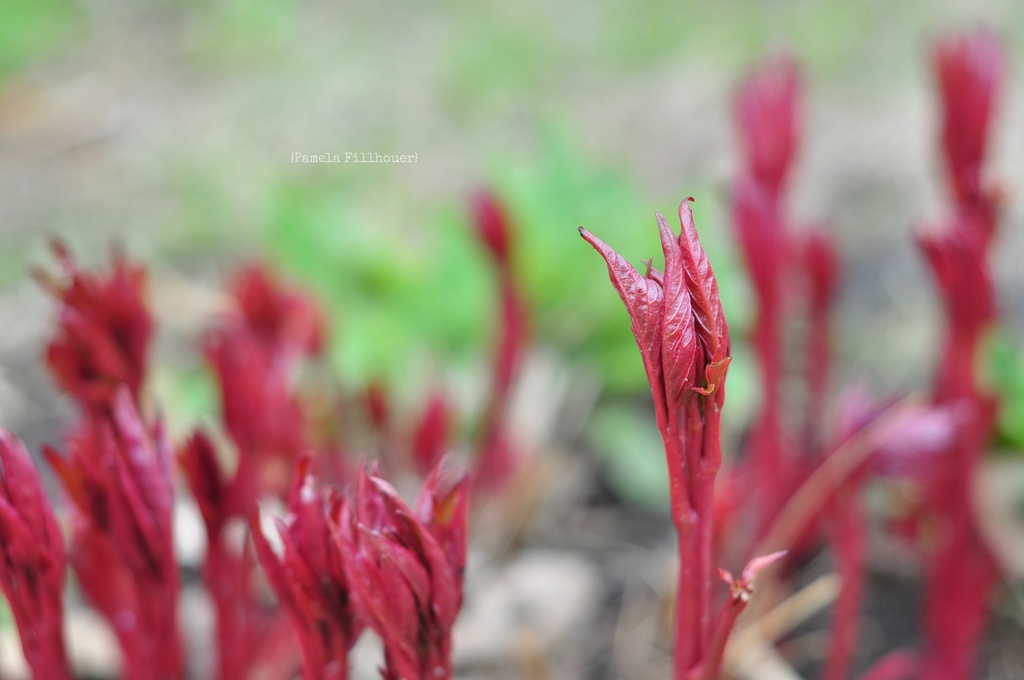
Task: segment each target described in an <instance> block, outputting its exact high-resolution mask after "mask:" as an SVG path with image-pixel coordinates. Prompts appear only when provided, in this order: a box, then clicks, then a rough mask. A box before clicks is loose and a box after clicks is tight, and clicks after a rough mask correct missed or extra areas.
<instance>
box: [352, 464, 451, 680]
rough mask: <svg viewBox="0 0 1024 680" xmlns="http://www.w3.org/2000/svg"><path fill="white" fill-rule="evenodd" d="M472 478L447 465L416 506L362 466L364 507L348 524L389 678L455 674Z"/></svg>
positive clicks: (360, 590) (359, 590) (430, 679)
mask: <svg viewBox="0 0 1024 680" xmlns="http://www.w3.org/2000/svg"><path fill="white" fill-rule="evenodd" d="M468 488H469V487H468V478H467V477H465V476H463V477H461V478H459V479H458V480H452V479H450V478H449V477H448V476H447V474H446V473H445V472H443V471H442V468H441V467H440V466H437V467H435V468H434V470H433V471H432V472H431V474H430V475H429V476H428V477H427V479H426V481H425V482H424V484H423V489H422V490H421V492H420V498H419V501H418V502H417V503H416V506H415V509H411V508H409V506H407V505H406V504H405V502H404V501H403V500H402V499H401V497H400V496H399V495H398V493H397V492H396V491H395V489H394V488H393V487H392V486H391V485H390V484H388V483H387V482H386V481H385V480H384V479H383V478H382V477H381V476H380V474H379V472H377V471H376V470H370V471H367V470H366V468H365V467H364V468H362V469H361V470H360V473H359V481H358V485H357V490H356V503H355V505H356V512H355V514H354V515H353V516H351V518H350V521H349V522H348V523H347V524H345V525H343V526H342V537H343V540H344V541H345V547H346V552H347V554H348V555H349V559H348V560H347V561H346V569H348V570H349V579H348V581H349V584H350V587H351V588H352V590H353V594H354V597H355V602H356V611H357V612H358V614H359V616H360V617H361V618H362V619H363V620H364V621H365V622H366V625H367V626H369V627H370V628H372V629H373V630H374V631H375V632H376V633H377V634H378V635H379V636H380V637H381V639H382V640H383V641H384V659H385V668H384V669H383V675H384V678H385V679H386V680H435V679H437V680H448V679H450V678H451V677H452V665H451V630H452V626H453V625H454V623H455V617H456V616H457V615H458V613H459V608H460V607H461V605H462V581H463V574H464V572H465V567H466V541H467V531H468V526H467V521H468V515H467V509H468V505H467V502H468V497H467V494H468Z"/></svg>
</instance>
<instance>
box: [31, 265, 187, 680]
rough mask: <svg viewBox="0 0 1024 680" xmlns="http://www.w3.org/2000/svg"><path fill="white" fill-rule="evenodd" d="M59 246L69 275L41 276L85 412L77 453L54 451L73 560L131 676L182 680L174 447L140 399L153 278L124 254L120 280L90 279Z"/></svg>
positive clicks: (66, 382) (53, 354)
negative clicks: (53, 300)
mask: <svg viewBox="0 0 1024 680" xmlns="http://www.w3.org/2000/svg"><path fill="white" fill-rule="evenodd" d="M54 251H55V252H56V254H57V257H58V261H59V263H60V265H61V268H62V274H63V276H62V277H61V278H56V277H50V276H48V275H46V274H40V275H39V278H40V280H41V281H42V282H43V283H44V285H46V286H47V287H48V288H49V289H50V290H51V292H52V293H53V294H54V295H55V297H57V299H58V302H59V311H58V325H57V331H56V333H55V335H54V338H53V339H52V340H51V342H50V344H49V346H48V347H47V353H46V357H47V363H48V364H49V367H50V370H51V372H52V373H53V375H54V377H55V378H56V380H57V383H58V384H59V385H60V387H61V388H62V389H63V390H64V391H65V392H66V393H67V394H68V395H69V396H71V397H72V398H73V399H74V400H75V401H76V402H77V403H78V405H79V406H80V408H81V411H82V415H81V418H80V421H79V423H78V425H77V427H76V428H75V430H74V431H73V433H72V434H71V435H70V436H69V437H68V438H67V442H66V445H67V449H68V450H69V455H68V456H67V457H64V456H61V455H60V454H58V453H57V452H56V450H54V449H51V448H47V449H44V453H45V455H46V457H47V459H48V460H49V462H50V464H51V466H52V467H53V468H54V471H55V472H56V473H57V476H58V478H59V479H60V481H61V482H62V484H63V486H64V490H65V491H66V493H67V495H68V497H69V498H70V499H71V501H72V503H73V510H72V516H71V546H70V550H69V554H70V559H69V561H70V563H71V565H72V567H73V568H74V569H75V571H76V572H77V574H78V578H79V582H80V583H81V585H82V589H83V591H84V592H85V593H86V596H87V597H88V598H89V600H90V601H91V602H92V604H93V605H94V606H95V607H96V608H97V609H98V610H99V611H100V612H101V613H102V614H103V615H104V616H105V617H106V618H107V619H108V621H109V623H110V625H111V627H112V628H113V630H114V632H115V633H116V635H117V637H118V640H119V642H120V644H121V649H122V652H123V656H124V666H125V669H124V672H125V677H126V678H128V679H129V680H148V679H150V678H152V679H154V680H156V679H173V678H180V677H182V674H183V670H184V665H183V659H182V649H181V639H180V634H179V632H178V624H177V600H178V594H179V590H180V587H181V579H180V575H179V572H178V564H177V560H176V559H175V556H174V547H173V538H172V531H171V516H172V508H173V502H174V500H173V495H174V492H173V471H172V460H173V456H172V453H171V451H172V449H171V445H170V442H169V439H168V438H167V436H166V433H165V431H164V429H163V426H162V424H161V423H160V422H159V421H157V422H156V423H154V424H152V425H150V424H149V423H147V422H146V421H145V419H144V418H143V416H142V413H141V408H140V404H139V394H140V391H141V388H142V385H143V383H144V381H145V375H146V361H147V356H148V352H149V346H150V341H151V338H152V327H153V324H152V320H151V317H150V315H149V312H148V310H147V309H146V306H145V302H144V286H145V272H144V270H143V269H142V268H141V267H136V266H134V265H131V264H129V263H128V262H126V261H125V259H124V258H123V257H122V256H121V255H120V254H119V253H115V256H114V262H113V267H112V271H111V272H110V273H109V274H91V273H87V272H84V271H82V270H80V269H79V268H78V267H77V266H76V265H75V263H74V262H73V261H72V259H71V258H70V256H69V255H68V253H67V252H66V251H65V250H64V248H63V247H61V246H60V245H55V246H54Z"/></svg>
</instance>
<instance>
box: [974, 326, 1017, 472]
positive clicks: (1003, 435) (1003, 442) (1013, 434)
mask: <svg viewBox="0 0 1024 680" xmlns="http://www.w3.org/2000/svg"><path fill="white" fill-rule="evenodd" d="M984 351H985V354H986V358H987V359H988V361H987V366H984V367H983V368H984V369H987V376H986V377H987V382H988V383H989V385H990V386H991V387H992V388H994V390H995V392H996V394H997V395H998V398H999V412H998V415H997V421H996V428H997V429H996V444H997V446H998V447H999V448H1001V449H1009V450H1012V451H1014V452H1017V453H1020V452H1024V346H1015V345H1014V344H1013V342H1012V341H1011V340H1010V338H1008V337H1007V336H1005V335H1002V334H993V336H992V337H991V338H990V339H989V342H988V343H987V347H986V348H985V349H984Z"/></svg>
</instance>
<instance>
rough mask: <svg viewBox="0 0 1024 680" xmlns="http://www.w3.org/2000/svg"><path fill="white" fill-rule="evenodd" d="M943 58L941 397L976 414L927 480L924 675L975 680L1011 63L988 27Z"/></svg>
mask: <svg viewBox="0 0 1024 680" xmlns="http://www.w3.org/2000/svg"><path fill="white" fill-rule="evenodd" d="M934 59H935V70H936V74H937V80H938V86H939V92H940V98H941V104H942V109H943V121H942V133H941V139H942V148H943V152H944V158H945V162H946V169H947V171H948V177H949V184H950V188H951V194H952V199H953V214H952V215H951V217H950V218H949V220H948V222H947V224H946V225H945V227H944V228H943V229H941V230H937V231H933V232H930V233H924V234H922V235H921V236H920V237H919V242H920V246H921V248H922V250H923V251H924V254H925V256H926V259H927V261H928V264H929V265H930V266H931V269H932V272H933V274H934V276H935V278H936V281H937V283H938V286H939V289H940V292H941V294H942V298H943V303H944V307H945V311H946V338H945V344H944V347H943V355H942V359H941V361H940V364H939V367H938V372H937V379H936V382H935V386H934V391H933V400H934V402H935V403H936V404H937V405H943V404H944V405H951V406H955V407H961V408H964V409H966V411H967V413H968V416H967V418H965V419H964V421H963V422H962V423H961V426H960V428H959V430H958V433H957V437H956V441H955V442H954V444H953V446H952V447H951V448H950V450H949V451H948V452H947V454H946V455H945V456H943V457H942V458H941V459H940V460H939V461H938V462H939V465H938V466H937V469H936V470H934V472H933V475H932V476H931V477H930V478H929V479H927V480H926V495H927V499H928V500H927V503H928V506H929V508H930V509H931V511H932V513H933V515H934V519H935V521H936V544H935V545H934V546H933V549H932V552H931V554H930V555H929V557H928V561H927V568H926V574H925V581H926V589H925V605H924V633H925V643H924V650H923V653H922V659H921V671H920V672H921V678H922V680H968V679H969V678H971V677H973V674H974V664H975V661H976V656H977V647H978V642H979V640H980V638H981V635H982V633H983V632H984V627H985V622H986V620H987V615H988V597H989V595H990V593H991V591H992V588H993V586H994V585H995V583H996V580H997V579H998V574H999V572H998V567H997V564H996V562H995V559H994V557H993V555H992V554H991V551H990V550H989V548H988V547H987V546H986V544H985V541H984V539H983V537H982V535H981V533H980V530H979V528H978V525H977V521H976V520H975V517H974V512H973V502H972V494H971V489H972V480H973V479H974V475H975V473H976V471H977V467H978V465H979V464H980V462H981V460H982V458H983V457H984V455H985V452H986V450H987V447H988V443H989V440H990V437H991V432H992V428H993V426H994V423H995V413H996V402H995V398H994V396H993V395H991V394H988V393H987V392H986V391H985V390H984V388H983V387H982V386H981V384H980V381H979V377H978V375H977V372H976V368H975V366H976V363H977V361H976V360H977V357H978V352H979V351H980V349H981V346H982V342H983V340H984V337H985V335H986V334H987V333H988V332H989V331H990V330H991V329H992V327H993V326H994V324H995V322H996V305H995V288H994V285H993V283H992V277H991V273H990V270H989V265H988V251H989V249H990V247H991V244H992V240H993V237H994V236H995V232H996V221H997V216H998V209H999V195H998V192H997V191H996V190H994V189H993V188H992V187H991V186H989V185H987V184H986V183H985V178H984V175H983V169H984V160H985V151H986V147H987V142H988V136H989V135H988V132H989V128H990V125H991V120H992V118H993V112H994V109H995V106H996V102H997V99H998V97H999V94H1000V90H1001V88H1002V84H1003V72H1004V62H1003V56H1002V53H1001V50H1000V47H999V44H998V42H997V40H996V39H995V37H994V36H993V35H992V34H991V33H990V32H988V31H985V30H979V31H977V32H974V33H972V34H969V35H965V36H961V37H956V38H952V39H946V40H942V41H940V42H939V43H938V44H937V45H936V48H935V54H934Z"/></svg>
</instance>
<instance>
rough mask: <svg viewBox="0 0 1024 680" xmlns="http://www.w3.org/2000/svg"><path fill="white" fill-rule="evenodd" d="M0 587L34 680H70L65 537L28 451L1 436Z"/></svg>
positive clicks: (11, 438)
mask: <svg viewBox="0 0 1024 680" xmlns="http://www.w3.org/2000/svg"><path fill="white" fill-rule="evenodd" d="M0 464H2V468H0V557H2V560H3V561H2V563H0V585H2V586H3V589H4V593H5V594H6V595H7V601H8V603H10V607H11V612H12V613H13V614H14V621H15V623H16V624H17V626H18V632H19V633H20V635H21V648H22V650H23V651H24V652H25V660H26V661H27V662H28V666H29V668H30V669H31V670H32V675H33V676H34V677H36V678H43V679H44V680H65V679H67V680H70V678H71V671H70V670H69V666H68V660H67V654H66V652H65V649H64V638H63V635H62V633H61V630H62V628H61V619H62V617H63V614H64V569H65V566H66V561H67V560H66V557H65V554H64V537H63V536H62V535H61V530H60V525H59V524H58V523H57V517H56V516H55V515H54V513H53V509H52V508H51V507H50V503H49V500H48V499H47V498H46V491H45V490H44V489H43V484H42V480H41V479H40V478H39V473H38V472H37V471H36V469H35V466H34V465H33V464H32V458H31V457H30V456H29V455H28V451H26V450H25V446H24V445H23V444H22V443H21V441H19V440H18V439H17V438H16V437H15V436H14V435H12V434H10V433H9V432H6V431H5V430H0Z"/></svg>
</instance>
